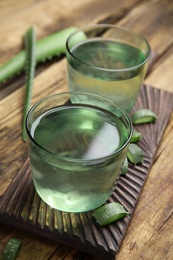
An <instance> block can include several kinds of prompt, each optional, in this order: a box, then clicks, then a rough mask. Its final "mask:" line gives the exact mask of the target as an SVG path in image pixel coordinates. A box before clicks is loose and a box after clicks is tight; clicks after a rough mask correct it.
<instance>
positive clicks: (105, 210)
mask: <svg viewBox="0 0 173 260" xmlns="http://www.w3.org/2000/svg"><path fill="white" fill-rule="evenodd" d="M128 214H129V213H128V212H127V211H126V210H125V209H124V207H123V206H122V205H121V204H120V203H118V202H112V203H108V204H105V205H103V206H101V207H100V208H98V209H96V210H95V211H94V213H93V216H94V217H95V219H96V220H97V222H98V223H99V224H100V225H101V226H105V225H108V224H110V223H112V222H114V221H116V220H118V219H120V218H124V217H125V216H127V215H128Z"/></svg>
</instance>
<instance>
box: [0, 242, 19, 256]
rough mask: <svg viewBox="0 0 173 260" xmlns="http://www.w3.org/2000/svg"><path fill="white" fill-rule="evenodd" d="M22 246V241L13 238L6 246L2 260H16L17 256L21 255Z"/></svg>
mask: <svg viewBox="0 0 173 260" xmlns="http://www.w3.org/2000/svg"><path fill="white" fill-rule="evenodd" d="M21 244H22V241H21V240H19V239H15V238H11V239H10V240H9V241H8V243H7V245H6V247H5V249H4V251H3V253H2V256H1V257H0V260H8V259H9V260H15V259H16V256H17V255H18V253H19V249H20V247H21Z"/></svg>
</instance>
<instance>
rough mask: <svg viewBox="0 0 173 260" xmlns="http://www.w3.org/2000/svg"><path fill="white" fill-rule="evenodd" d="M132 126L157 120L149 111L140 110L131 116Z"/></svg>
mask: <svg viewBox="0 0 173 260" xmlns="http://www.w3.org/2000/svg"><path fill="white" fill-rule="evenodd" d="M131 119H132V123H133V124H136V125H137V124H145V123H152V122H154V121H155V120H156V119H157V116H156V114H155V113H154V112H153V111H152V110H150V109H140V110H137V111H136V112H135V113H134V114H133V115H132V116H131Z"/></svg>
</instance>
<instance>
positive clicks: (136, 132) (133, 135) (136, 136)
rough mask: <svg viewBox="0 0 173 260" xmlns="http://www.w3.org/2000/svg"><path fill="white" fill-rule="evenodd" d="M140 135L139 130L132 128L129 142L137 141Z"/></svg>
mask: <svg viewBox="0 0 173 260" xmlns="http://www.w3.org/2000/svg"><path fill="white" fill-rule="evenodd" d="M141 137H142V134H141V133H140V132H138V131H135V130H134V131H133V134H132V137H131V139H130V142H131V143H135V142H138V141H139V139H140V138H141Z"/></svg>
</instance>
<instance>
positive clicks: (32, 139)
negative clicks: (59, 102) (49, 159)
mask: <svg viewBox="0 0 173 260" xmlns="http://www.w3.org/2000/svg"><path fill="white" fill-rule="evenodd" d="M70 94H78V95H89V96H92V97H97V98H102V99H104V100H106V101H108V102H109V103H112V104H113V105H116V107H118V109H120V111H121V112H122V114H123V116H125V118H126V119H127V121H128V124H129V136H128V139H127V140H126V142H125V143H124V144H123V145H122V146H121V147H120V148H119V149H117V150H115V151H114V152H112V153H110V154H109V155H107V156H103V157H100V158H96V159H87V160H86V159H76V158H71V157H65V156H59V155H57V154H55V153H52V152H50V151H49V150H47V149H45V148H44V147H42V146H41V145H40V144H39V143H37V142H36V141H35V139H34V137H32V135H31V133H30V132H31V131H30V130H29V118H30V116H31V114H32V112H33V111H34V110H35V109H36V108H37V107H38V106H39V105H40V104H41V103H43V102H44V101H46V100H48V99H52V98H54V97H59V96H63V95H69V96H70ZM83 104H84V103H83ZM85 104H86V105H88V104H87V103H85ZM97 108H100V107H97ZM25 127H26V132H27V134H28V137H29V138H30V140H31V141H32V142H33V143H34V144H35V145H36V146H38V147H39V148H40V149H41V150H43V151H44V152H46V153H47V154H49V155H51V156H53V157H54V158H57V159H58V160H62V161H66V162H71V163H85V164H88V165H89V164H90V163H91V164H93V163H100V162H102V161H104V160H105V159H110V158H111V157H113V156H114V155H116V154H118V153H119V152H121V151H122V150H123V149H124V148H125V147H126V146H127V145H128V144H129V143H130V139H131V137H132V133H133V125H132V121H131V119H130V116H129V115H128V113H127V112H126V111H125V110H124V108H122V107H121V106H120V105H119V104H118V103H116V102H114V101H113V100H111V99H109V98H107V97H105V96H103V95H98V94H94V93H89V92H81V91H69V92H68V91H67V92H60V93H58V94H53V95H49V96H47V97H45V98H42V99H40V100H39V101H37V102H36V103H35V104H34V105H33V106H32V107H31V108H30V110H29V111H28V113H27V116H26V120H25Z"/></svg>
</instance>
